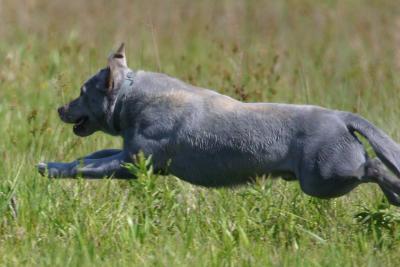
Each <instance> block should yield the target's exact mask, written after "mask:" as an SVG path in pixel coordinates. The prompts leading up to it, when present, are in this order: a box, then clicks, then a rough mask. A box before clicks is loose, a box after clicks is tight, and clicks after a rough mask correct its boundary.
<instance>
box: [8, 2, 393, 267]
mask: <svg viewBox="0 0 400 267" xmlns="http://www.w3.org/2000/svg"><path fill="white" fill-rule="evenodd" d="M399 11H400V6H399V5H398V4H397V2H396V1H389V0H382V1H378V0H376V1H361V0H349V1H323V2H322V1H320V2H316V1H311V0H299V1H291V0H288V1H256V0H250V1H239V0H238V1H234V0H231V1H229V0H222V1H212V0H205V1H184V0H176V1H160V0H158V1H156V0H148V1H135V2H133V1H132V2H131V1H105V0H104V1H84V2H83V1H76V0H71V1H61V0H55V1H40V0H36V1H35V0H28V1H11V0H0V38H1V39H0V40H1V41H0V136H1V137H2V138H1V141H0V160H1V164H0V255H1V257H0V263H1V264H2V265H7V266H19V265H26V266H32V265H40V266H84V265H97V266H98V265H102V266H109V265H111V266H113V265H130V266H132V265H138V266H152V265H164V266H174V265H177V266H187V265H192V266H282V265H284V266H293V265H296V266H297V265H298V266H350V265H357V266H361V265H362V266H364V265H368V266H384V265H387V266H390V265H393V266H395V265H398V263H399V262H400V249H399V245H400V232H399V213H400V212H399V210H398V209H396V208H393V207H389V206H388V205H387V203H386V201H385V200H384V197H383V195H382V193H381V192H380V191H379V190H378V188H377V187H376V186H375V185H363V186H361V187H359V188H358V189H356V190H355V191H354V192H352V193H351V194H349V195H347V196H345V197H342V198H339V199H335V200H330V201H327V200H319V199H316V198H311V197H308V196H306V195H304V194H303V193H302V192H301V190H300V189H299V186H298V184H297V183H296V182H292V183H288V182H283V181H281V180H274V181H272V180H271V179H268V178H266V177H260V178H259V179H258V180H257V182H256V183H255V184H252V185H249V186H245V187H240V188H233V189H204V188H201V187H195V186H191V185H189V184H187V183H184V182H181V181H179V180H178V179H176V178H174V177H170V176H168V177H162V176H157V175H154V174H152V172H151V168H149V166H148V164H146V162H145V161H144V159H142V160H141V161H140V162H138V165H137V167H136V168H135V171H136V172H137V173H138V175H139V177H140V178H139V179H138V180H135V181H129V182H127V181H112V180H100V181H84V180H73V181H72V180H48V179H46V178H43V177H41V176H40V175H38V173H37V172H36V170H35V164H36V163H37V162H39V161H42V160H59V161H69V160H73V159H74V158H76V157H78V156H81V155H85V154H88V153H90V152H93V151H95V150H99V149H103V148H112V147H119V146H120V144H121V140H119V139H118V138H112V137H108V136H105V135H104V134H101V133H96V134H94V135H93V136H91V137H88V138H85V139H81V138H78V137H76V136H74V135H73V134H72V131H71V129H70V127H69V126H67V125H64V124H62V123H61V122H60V121H59V119H58V118H57V116H56V112H55V109H56V107H58V106H59V105H61V104H63V103H65V102H66V101H68V100H69V99H71V98H72V97H75V96H76V95H78V93H79V91H78V89H79V86H80V85H81V84H82V82H83V81H84V80H85V79H87V78H88V77H89V76H90V75H92V74H93V73H94V72H96V71H97V70H98V69H99V68H101V67H103V66H105V63H106V57H107V55H108V53H109V52H110V51H111V50H112V49H113V48H115V47H116V46H117V45H118V44H119V43H120V42H121V41H125V42H126V43H127V46H128V47H127V56H128V63H129V65H130V66H131V68H133V69H146V70H153V71H161V72H166V73H168V74H170V75H173V76H177V77H179V78H181V79H183V80H185V81H188V82H191V83H194V84H196V85H199V86H203V87H210V88H214V89H215V90H217V91H219V92H222V93H224V94H228V95H230V96H233V97H235V98H238V99H242V100H244V101H270V102H286V103H307V104H316V105H323V106H326V107H329V108H334V109H343V110H349V111H353V112H358V113H359V114H361V115H363V116H364V117H366V118H367V119H369V120H370V121H372V122H374V123H375V124H376V125H378V126H379V127H381V128H382V129H384V130H385V131H386V132H387V133H388V134H390V135H391V136H392V137H393V138H394V139H395V140H397V141H400V131H399V119H398V116H399V114H400V107H399V103H400V94H399V85H400V78H399V77H400V76H399V75H398V72H399V70H400V15H399V14H400V12H399Z"/></svg>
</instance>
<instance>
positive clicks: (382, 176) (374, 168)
mask: <svg viewBox="0 0 400 267" xmlns="http://www.w3.org/2000/svg"><path fill="white" fill-rule="evenodd" d="M363 180H365V181H367V182H368V181H371V182H375V183H377V184H378V185H379V187H380V188H381V189H382V191H383V193H384V194H385V196H386V198H387V199H388V201H389V202H390V203H391V204H393V205H396V206H400V179H399V178H398V177H397V176H395V175H394V174H392V173H391V172H389V171H388V169H387V168H386V167H385V165H384V164H383V163H382V162H381V161H380V160H379V159H378V158H375V159H369V160H368V161H367V163H366V164H365V175H364V177H363Z"/></svg>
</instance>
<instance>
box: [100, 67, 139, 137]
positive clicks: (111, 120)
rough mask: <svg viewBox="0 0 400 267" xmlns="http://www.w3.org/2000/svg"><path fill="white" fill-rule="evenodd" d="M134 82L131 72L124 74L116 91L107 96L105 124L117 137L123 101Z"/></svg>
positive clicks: (133, 75) (133, 74) (119, 131)
mask: <svg viewBox="0 0 400 267" xmlns="http://www.w3.org/2000/svg"><path fill="white" fill-rule="evenodd" d="M134 82H135V73H134V72H133V71H131V70H129V71H128V72H126V73H125V76H124V80H123V81H122V83H121V86H120V87H119V89H118V90H115V92H113V93H111V94H110V96H109V105H108V110H107V124H108V127H109V129H110V131H111V132H110V133H111V134H113V135H119V134H120V133H121V124H120V118H119V116H120V114H121V110H122V103H123V102H124V101H123V99H124V98H125V97H126V96H127V93H128V92H129V91H130V90H131V89H132V88H133V85H134Z"/></svg>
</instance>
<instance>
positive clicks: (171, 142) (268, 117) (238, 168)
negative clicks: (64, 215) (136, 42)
mask: <svg viewBox="0 0 400 267" xmlns="http://www.w3.org/2000/svg"><path fill="white" fill-rule="evenodd" d="M58 113H59V117H60V118H61V120H62V121H63V122H65V123H70V124H73V132H74V133H75V134H76V135H78V136H81V137H85V136H89V135H91V134H92V133H94V132H96V131H103V132H105V133H108V134H111V135H114V136H121V137H122V138H123V147H122V149H107V150H101V151H98V152H95V153H93V154H91V155H88V156H86V157H83V158H80V159H77V160H75V161H73V162H69V163H60V162H48V163H43V162H42V163H39V164H38V165H37V167H38V170H39V172H40V173H41V174H42V175H47V176H48V177H51V178H68V177H69V178H75V177H83V178H106V177H111V178H119V179H132V178H135V177H134V175H133V174H132V173H130V172H129V171H128V170H127V169H126V168H125V167H124V164H125V163H130V162H132V161H133V157H134V155H136V154H138V153H139V152H142V153H143V154H144V155H147V156H150V155H151V156H152V161H153V165H154V166H153V167H154V170H156V171H157V172H160V173H169V174H173V175H175V176H176V177H178V178H180V179H183V180H185V181H187V182H189V183H192V184H196V185H201V186H205V187H222V186H234V185H239V184H244V183H248V182H251V181H253V180H254V177H257V176H261V175H270V176H271V177H282V178H283V179H285V180H298V181H299V183H300V187H301V189H302V191H303V192H304V193H305V194H308V195H310V196H315V197H318V198H335V197H340V196H343V195H344V194H347V193H349V192H350V191H351V190H352V189H354V188H355V187H356V186H358V185H360V184H363V183H369V182H372V183H377V184H378V185H379V186H380V188H381V189H382V191H383V193H384V194H385V196H386V198H387V200H388V201H389V203H391V204H392V205H396V206H400V179H399V176H400V147H399V145H398V144H397V143H395V142H394V141H393V140H392V139H390V137H388V136H387V135H386V134H385V133H384V132H383V131H381V130H380V129H378V128H377V127H375V126H374V125H373V124H371V123H370V122H368V121H367V120H365V119H364V118H362V117H360V116H358V115H356V114H353V113H350V112H344V111H338V110H330V109H326V108H322V107H318V106H311V105H290V104H277V103H244V102H241V101H238V100H235V99H233V98H231V97H228V96H225V95H222V94H219V93H217V92H215V91H212V90H209V89H205V88H200V87H196V86H192V85H190V84H187V83H185V82H183V81H181V80H179V79H176V78H172V77H170V76H168V75H165V74H161V73H153V72H147V71H133V70H131V69H129V68H128V66H127V62H126V56H125V48H124V44H122V45H121V46H120V47H119V49H118V50H117V51H116V52H115V53H112V54H111V55H110V56H109V58H108V66H107V67H106V68H104V69H101V70H100V71H99V72H98V73H97V74H95V75H94V76H93V77H91V78H90V79H89V80H88V81H86V82H85V83H84V84H83V86H82V87H81V92H80V96H79V97H78V98H76V99H75V100H73V101H72V102H70V103H68V104H66V105H65V106H62V107H60V108H59V109H58ZM356 132H357V133H359V134H361V135H362V136H364V137H365V138H366V139H367V140H368V141H369V142H370V144H371V146H372V147H373V149H374V151H375V153H376V155H377V157H376V158H370V157H369V156H368V154H367V152H366V150H365V148H364V146H363V144H362V143H361V142H360V140H359V138H358V137H357V135H356Z"/></svg>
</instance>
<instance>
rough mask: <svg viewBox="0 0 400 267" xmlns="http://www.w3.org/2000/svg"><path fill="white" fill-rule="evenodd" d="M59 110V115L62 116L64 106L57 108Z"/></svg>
mask: <svg viewBox="0 0 400 267" xmlns="http://www.w3.org/2000/svg"><path fill="white" fill-rule="evenodd" d="M57 111H58V115H60V116H62V114H63V113H64V107H59V108H58V109H57Z"/></svg>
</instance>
